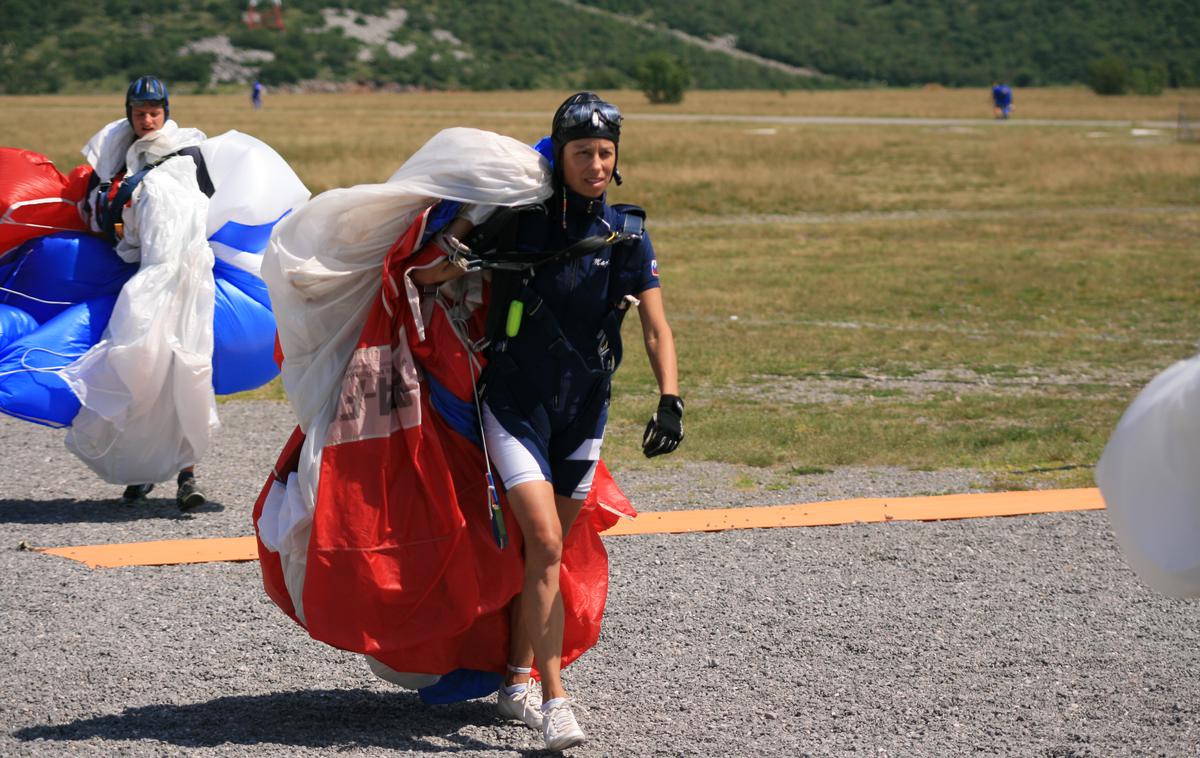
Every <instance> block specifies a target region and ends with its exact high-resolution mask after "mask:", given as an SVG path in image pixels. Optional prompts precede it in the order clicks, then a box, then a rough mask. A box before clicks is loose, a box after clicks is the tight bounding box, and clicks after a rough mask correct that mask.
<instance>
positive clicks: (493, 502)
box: [471, 355, 508, 550]
mask: <svg viewBox="0 0 1200 758" xmlns="http://www.w3.org/2000/svg"><path fill="white" fill-rule="evenodd" d="M471 364H472V365H471V394H472V395H474V396H475V416H476V418H478V419H479V444H480V445H482V446H483V476H484V478H485V479H487V499H488V502H487V507H488V516H489V517H490V518H491V521H492V539H494V540H495V541H496V546H497V547H499V548H500V549H501V550H503V549H504V548H506V547H508V529H507V528H506V527H505V526H504V512H503V511H501V510H500V495H499V494H498V493H497V492H496V480H495V479H494V478H493V477H492V458H491V456H490V455H488V447H487V434H486V433H485V432H484V429H483V406H482V404H481V403H480V402H479V385H478V384H476V382H475V367H476V366H477V365H478V361H476V360H475V357H474V356H473V355H472V356H471Z"/></svg>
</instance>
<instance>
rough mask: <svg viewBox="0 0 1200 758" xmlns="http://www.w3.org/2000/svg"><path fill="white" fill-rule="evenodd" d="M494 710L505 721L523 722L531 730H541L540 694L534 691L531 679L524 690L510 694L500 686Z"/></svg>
mask: <svg viewBox="0 0 1200 758" xmlns="http://www.w3.org/2000/svg"><path fill="white" fill-rule="evenodd" d="M496 710H498V711H500V715H501V716H503V717H504V718H506V719H512V720H513V721H523V722H525V725H526V726H528V727H530V728H531V729H541V728H542V694H541V693H540V692H538V691H537V690H536V689H534V684H533V680H532V679H531V680H530V681H529V684H527V685H525V689H523V690H520V691H518V692H513V693H511V694H510V693H507V692H505V691H504V687H503V686H501V687H500V691H499V692H497V693H496Z"/></svg>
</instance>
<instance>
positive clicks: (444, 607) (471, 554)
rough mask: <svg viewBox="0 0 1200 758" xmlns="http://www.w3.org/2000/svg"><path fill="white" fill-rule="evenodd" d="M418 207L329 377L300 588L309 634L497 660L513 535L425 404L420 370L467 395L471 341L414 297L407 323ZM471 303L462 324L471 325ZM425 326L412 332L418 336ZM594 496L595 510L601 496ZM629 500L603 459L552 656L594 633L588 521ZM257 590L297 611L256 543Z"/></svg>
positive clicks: (465, 660) (603, 564)
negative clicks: (332, 406) (333, 389)
mask: <svg viewBox="0 0 1200 758" xmlns="http://www.w3.org/2000/svg"><path fill="white" fill-rule="evenodd" d="M423 229H424V218H421V219H418V221H417V222H416V223H414V224H413V225H412V227H410V228H409V229H408V230H407V231H406V232H405V233H404V234H403V235H402V236H401V238H400V239H399V240H398V241H397V242H396V244H395V245H394V246H393V247H392V249H391V250H390V251H389V253H388V255H387V259H386V261H385V265H384V272H383V286H382V288H381V291H380V293H379V295H378V297H377V300H376V302H375V304H374V306H373V307H372V310H371V312H370V314H369V316H368V318H367V322H366V325H365V326H364V328H363V330H362V334H361V336H360V338H359V340H358V344H357V347H356V351H355V353H354V354H353V356H352V358H351V360H350V365H349V368H348V369H347V371H346V374H345V376H344V378H343V385H342V389H341V395H340V398H339V407H338V411H337V416H336V418H335V420H334V422H333V423H332V424H331V425H330V427H329V430H328V433H327V435H326V443H325V446H324V448H323V451H322V458H321V466H320V477H319V481H318V485H317V494H316V510H315V513H314V515H313V529H312V535H311V538H310V541H309V546H308V562H307V569H306V575H305V580H304V589H303V600H304V610H305V619H306V621H307V630H308V632H309V634H310V635H311V636H312V637H313V638H315V639H318V640H321V641H323V642H326V643H328V644H330V645H334V646H336V647H339V648H343V649H346V650H351V651H354V652H359V653H366V654H369V655H371V656H373V657H375V658H376V659H378V660H379V661H380V662H382V663H384V664H385V665H387V666H389V667H390V668H392V669H393V670H395V671H402V672H412V673H428V674H446V673H448V672H450V671H453V670H455V669H459V668H468V669H476V670H480V671H493V672H497V673H500V672H503V671H504V667H505V663H506V662H507V654H508V637H509V630H508V605H509V603H510V601H511V600H512V598H513V597H514V596H515V595H516V594H517V593H518V592H520V590H521V585H522V581H523V573H524V567H523V561H522V558H521V532H520V529H519V527H518V525H517V523H516V521H515V519H514V518H513V516H512V513H511V511H510V509H509V508H508V504H507V502H506V500H505V499H504V497H503V495H502V496H501V503H502V509H503V512H504V518H505V524H506V527H507V530H508V534H509V539H510V543H509V545H508V547H507V548H505V549H503V550H501V549H500V548H499V547H497V545H496V543H495V541H494V539H493V537H492V529H491V523H490V519H489V513H488V506H487V503H488V500H487V481H486V479H485V476H484V473H485V470H486V468H485V462H484V458H483V454H482V451H481V449H480V448H479V447H478V445H477V444H476V443H475V442H473V441H471V440H470V439H468V438H467V437H465V436H464V435H463V434H461V433H460V432H459V431H456V430H455V429H454V428H453V427H452V426H451V425H450V424H448V423H447V422H446V421H445V420H443V418H442V417H441V416H440V415H439V414H438V412H437V411H436V410H435V409H434V407H433V405H432V402H431V399H430V390H429V377H432V378H433V379H434V380H435V381H437V382H438V384H439V385H441V386H442V387H443V388H445V389H446V390H448V391H449V392H450V393H451V394H453V395H454V396H455V397H456V398H457V399H458V400H460V401H462V402H464V403H466V402H472V401H473V390H472V387H471V384H472V382H471V371H472V370H473V369H472V368H471V364H470V361H469V358H470V356H469V353H468V351H467V349H466V348H465V347H464V345H463V343H462V341H461V340H460V339H459V338H458V336H457V335H456V334H455V332H454V330H453V328H452V327H451V324H450V322H449V319H448V317H447V316H446V313H445V311H444V310H443V309H442V307H441V306H440V305H436V304H434V303H432V302H423V303H421V304H420V306H419V312H420V313H421V314H422V317H421V323H418V321H417V317H416V314H415V313H414V307H417V304H416V303H415V302H410V300H409V299H408V295H407V294H406V288H405V285H404V281H405V279H404V276H405V273H406V272H407V270H408V269H409V268H411V267H412V266H413V265H419V264H420V263H422V260H421V259H422V257H424V256H422V255H414V254H413V250H414V248H415V246H416V244H417V242H418V241H419V240H420V237H421V232H422V231H423ZM482 311H483V309H480V310H479V311H478V312H477V313H476V314H475V316H474V317H473V318H472V319H471V320H470V323H471V327H472V328H473V329H478V328H480V327H481V326H482V315H483V314H482ZM422 327H423V329H424V340H422V339H421V338H420V333H421V328H422ZM303 442H304V435H303V434H302V433H301V432H300V430H299V429H297V430H296V431H295V432H294V433H293V435H292V438H291V440H289V442H288V444H287V445H286V446H285V447H284V450H283V452H282V453H281V455H280V457H279V461H278V462H277V464H276V467H275V470H274V471H273V472H272V474H271V476H270V477H269V478H268V480H267V483H266V485H265V486H264V488H263V491H262V493H261V494H260V496H259V498H258V502H257V503H256V504H255V508H254V521H255V526H256V531H257V524H258V519H259V516H260V514H261V513H262V509H263V504H264V503H265V501H266V498H267V495H268V493H269V491H270V489H271V486H272V484H273V483H274V482H276V481H278V482H286V480H287V476H288V474H289V473H291V472H294V471H296V469H297V465H298V461H299V455H300V449H301V446H302V444H303ZM600 503H604V505H605V506H606V507H601V506H600ZM618 511H619V512H622V513H625V514H627V515H633V509H632V507H631V506H630V505H629V501H628V500H627V499H626V498H625V496H624V495H623V494H622V493H621V491H620V489H619V488H617V486H616V484H615V483H614V482H613V481H612V478H611V476H610V475H609V473H608V470H607V469H606V468H604V467H603V464H601V466H600V468H599V470H598V471H597V475H596V477H595V484H594V485H593V488H592V492H591V493H590V495H589V497H588V499H587V501H586V502H585V504H584V507H583V510H582V512H581V513H580V517H579V518H578V519H577V520H576V522H575V524H574V526H573V527H572V529H571V532H570V534H569V535H568V536H567V538H566V540H565V541H564V549H563V566H562V573H561V586H562V592H563V604H564V609H565V611H566V614H565V616H566V618H565V629H564V635H563V665H564V666H565V665H567V664H568V663H570V662H571V661H573V660H575V659H576V658H578V657H579V656H580V655H581V654H582V653H583V652H584V651H586V650H587V649H588V648H590V647H591V646H592V645H594V644H595V643H596V640H597V639H598V637H599V634H600V621H601V618H602V616H603V614H604V604H605V599H606V596H607V592H608V556H607V553H606V551H605V549H604V545H603V544H602V542H601V540H600V536H599V532H600V531H603V530H604V529H607V528H609V527H610V526H612V524H613V523H615V522H616V520H617V515H616V512H618ZM259 556H260V558H261V565H262V571H263V584H264V586H265V588H266V591H267V594H268V596H270V597H271V599H272V600H274V601H275V603H276V604H277V605H279V607H280V608H281V609H283V610H284V611H285V612H286V613H288V615H290V616H291V617H292V618H293V619H296V620H297V622H298V623H299V620H298V618H297V615H296V613H295V609H294V607H293V604H292V602H291V599H290V597H289V595H288V592H287V589H286V587H285V585H284V580H283V571H282V568H281V564H280V560H279V556H278V554H276V553H273V552H271V551H270V550H269V549H268V548H266V546H265V545H263V543H262V541H261V539H260V540H259Z"/></svg>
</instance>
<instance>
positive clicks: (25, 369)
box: [0, 347, 84, 376]
mask: <svg viewBox="0 0 1200 758" xmlns="http://www.w3.org/2000/svg"><path fill="white" fill-rule="evenodd" d="M32 352H40V353H49V354H50V355H56V356H58V357H59V358H70V360H69V361H67V362H66V363H64V364H63V365H61V366H30V365H29V364H28V363H26V362H25V359H26V358H28V357H29V354H30V353H32ZM83 356H84V353H77V354H73V353H56V352H54V351H53V350H47V349H46V348H44V347H31V348H29V349H28V350H26V351H25V352H24V353H22V354H21V368H14V369H12V370H11V371H0V376H12V375H13V374H56V373H58V372H59V371H62V370H63V369H64V368H66V367H67V366H70V365H71V364H72V363H74V362H75V361H76V360H78V359H80V358H82V357H83Z"/></svg>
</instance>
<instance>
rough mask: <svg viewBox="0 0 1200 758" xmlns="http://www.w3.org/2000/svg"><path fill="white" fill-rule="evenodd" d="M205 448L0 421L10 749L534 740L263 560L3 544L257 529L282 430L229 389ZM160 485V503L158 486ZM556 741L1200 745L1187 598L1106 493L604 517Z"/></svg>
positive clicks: (642, 477)
mask: <svg viewBox="0 0 1200 758" xmlns="http://www.w3.org/2000/svg"><path fill="white" fill-rule="evenodd" d="M221 416H222V420H223V422H224V424H225V428H224V430H223V431H222V433H221V435H220V437H219V438H218V441H217V444H216V446H215V449H214V452H213V454H212V455H210V456H209V459H208V460H207V461H206V462H204V463H202V464H201V466H200V467H199V469H198V472H199V476H200V479H201V481H202V482H203V484H204V485H205V487H206V489H207V490H208V492H209V493H210V495H211V496H212V497H213V499H214V501H215V504H214V505H213V506H211V507H209V508H208V509H207V510H205V511H203V512H200V513H197V514H195V515H193V516H181V515H180V514H178V512H177V511H176V509H175V507H174V505H173V502H172V501H171V500H170V499H169V496H170V495H173V487H172V486H166V485H164V486H163V487H162V488H161V490H156V491H155V492H154V493H153V494H152V496H151V497H152V499H151V502H150V503H149V504H148V505H146V506H143V507H138V508H129V507H125V506H121V505H118V504H116V503H115V502H114V500H115V499H116V497H117V496H118V495H119V493H120V489H121V488H119V487H114V486H112V485H106V484H104V483H102V482H99V481H98V480H97V479H96V478H95V477H94V476H92V475H91V474H90V473H89V472H88V471H87V470H86V469H85V468H84V467H83V466H82V464H80V463H78V462H77V461H76V460H75V459H74V458H73V457H72V456H71V454H70V453H68V452H67V451H66V449H65V448H64V447H63V445H62V432H61V431H54V430H47V429H42V428H40V427H35V426H33V425H30V424H25V423H22V422H17V421H14V420H10V419H0V445H2V446H3V449H4V451H5V456H6V465H5V466H4V468H3V472H4V473H3V475H2V476H0V572H3V574H4V575H5V576H7V577H8V579H7V580H6V581H5V583H4V588H3V590H2V591H0V629H3V633H2V635H0V659H3V660H4V662H5V665H4V666H3V668H2V669H0V727H2V728H0V755H63V754H70V755H104V756H108V755H114V754H120V755H131V756H142V755H178V754H187V755H236V756H243V755H246V756H248V755H333V754H340V753H349V754H353V755H383V754H389V755H396V754H400V755H403V754H425V753H437V752H443V751H446V752H454V753H457V754H460V755H464V756H476V755H478V756H500V755H517V754H523V753H530V752H536V748H537V746H538V744H539V739H538V738H537V737H536V736H535V734H534V733H533V732H531V731H529V730H526V729H524V728H522V727H520V726H512V725H508V724H505V723H501V722H499V721H497V720H496V718H495V717H494V716H493V711H492V705H491V703H488V702H483V701H473V702H468V703H463V704H460V705H456V706H448V707H447V706H443V707H426V706H423V705H422V704H421V703H420V702H419V701H418V700H417V699H416V697H415V696H414V695H412V694H411V693H408V692H405V691H402V690H398V689H396V688H393V687H391V686H389V685H387V684H384V683H383V682H380V681H379V680H376V679H375V678H374V677H372V676H371V675H370V674H369V673H368V671H367V669H366V667H365V666H364V665H363V664H362V662H361V660H360V659H358V658H357V657H356V656H353V655H350V654H348V653H344V652H341V651H338V650H334V649H332V648H330V647H327V646H325V645H323V644H321V643H317V642H315V641H313V640H311V639H309V638H308V637H307V636H306V635H305V634H304V632H303V631H302V630H301V629H299V628H298V627H296V626H295V625H294V624H293V623H292V622H291V621H290V620H288V619H287V618H286V617H285V616H284V615H283V613H281V612H280V611H278V610H277V609H276V608H275V607H274V606H273V605H272V604H271V603H270V601H269V600H267V599H266V597H265V596H264V594H263V592H262V589H261V582H260V578H259V573H258V567H257V565H256V564H254V563H240V564H234V563H214V564H203V565H194V566H174V567H160V568H127V569H106V570H89V569H87V568H86V567H84V566H83V565H82V564H78V563H75V562H73V561H68V560H64V559H61V558H56V557H53V556H47V555H42V554H39V553H34V552H29V551H24V550H20V549H18V546H19V545H20V544H21V543H22V542H24V543H27V544H29V545H35V546H46V545H71V544H91V543H99V542H124V541H134V540H146V539H161V538H185V537H217V536H236V535H243V534H247V533H249V531H250V516H249V514H250V508H251V505H252V502H253V499H254V497H255V495H256V494H257V492H258V489H259V487H260V485H261V483H262V481H263V479H264V477H265V474H266V471H267V470H268V468H269V467H270V465H271V464H272V463H273V461H274V457H275V455H276V453H277V451H278V449H279V447H280V446H281V445H282V443H283V441H284V439H285V438H286V436H287V433H288V432H289V430H290V427H291V423H290V421H289V414H288V410H287V409H286V407H285V406H283V405H280V404H275V403H269V402H253V403H252V402H237V403H229V404H225V405H223V406H221ZM617 478H618V481H619V482H621V484H622V485H623V486H624V487H625V488H626V489H627V491H628V492H629V493H630V494H631V495H632V496H633V498H634V500H635V502H636V504H637V506H638V507H639V508H640V509H641V510H645V511H650V510H661V509H678V508H701V507H731V506H749V505H761V504H769V503H786V502H804V501H810V500H818V499H836V498H843V497H863V496H872V497H874V496H882V495H887V496H892V495H907V494H930V493H936V492H962V491H969V490H970V489H972V488H974V487H978V486H981V483H982V481H983V479H982V477H981V476H980V475H979V474H978V473H977V472H970V471H950V472H910V471H904V470H892V469H871V470H863V469H857V470H839V471H834V472H831V473H829V474H820V475H813V476H805V477H782V478H780V477H777V476H775V475H773V474H772V473H771V472H761V471H757V472H756V471H754V470H751V469H741V468H738V467H732V466H700V465H687V466H681V467H671V466H653V467H646V468H644V469H643V468H639V469H636V470H635V469H632V468H630V469H629V470H621V471H618V472H617ZM160 494H161V495H162V498H161V499H155V497H157V496H159V495H160ZM606 544H607V546H608V549H609V552H610V556H611V558H612V565H613V569H612V586H611V588H610V593H609V608H608V614H607V616H606V618H605V628H604V632H603V634H602V636H601V639H600V642H599V644H598V645H597V646H596V647H595V648H594V649H593V650H592V651H591V652H589V653H588V654H587V655H585V656H584V657H583V658H582V659H581V660H580V661H579V662H578V663H576V664H575V665H573V666H572V667H570V668H569V669H568V670H567V674H566V681H567V684H568V687H570V688H571V690H572V691H573V693H574V694H575V695H576V696H577V697H578V698H579V699H580V701H581V703H582V705H583V710H582V715H581V721H582V723H583V725H584V728H585V729H586V730H587V732H588V734H589V737H590V741H589V742H588V743H587V744H586V745H584V746H582V747H581V748H578V749H575V750H572V751H569V754H571V755H581V756H585V755H595V756H608V755H702V756H708V755H714V756H715V755H786V756H793V755H821V756H841V755H864V754H869V755H875V756H889V755H890V756H946V755H964V754H977V753H979V754H990V755H1022V756H1024V755H1029V756H1059V757H1062V756H1121V755H1138V756H1142V755H1168V756H1197V755H1200V644H1198V643H1200V623H1198V622H1200V603H1197V602H1196V601H1178V600H1171V599H1168V598H1164V597H1162V596H1159V595H1157V594H1155V593H1153V592H1151V591H1150V590H1148V589H1146V588H1145V587H1144V586H1142V585H1141V584H1140V583H1138V582H1137V580H1136V579H1135V577H1134V576H1133V575H1132V573H1131V572H1130V571H1129V569H1128V568H1127V567H1126V566H1125V564H1124V563H1123V561H1122V560H1121V558H1120V555H1119V554H1118V552H1117V549H1116V546H1115V543H1114V541H1113V539H1112V537H1111V535H1110V533H1109V531H1108V527H1107V522H1106V520H1105V517H1104V514H1103V513H1102V512H1084V513H1069V514H1049V515H1042V516H1029V517H1016V518H1003V519H971V520H964V521H947V522H937V523H912V522H893V523H890V524H859V525H847V526H840V527H821V528H811V529H764V530H752V531H731V532H721V533H702V534H685V535H647V536H639V537H620V538H611V539H608V540H607V541H606Z"/></svg>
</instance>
